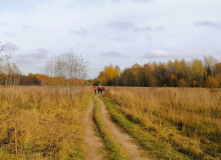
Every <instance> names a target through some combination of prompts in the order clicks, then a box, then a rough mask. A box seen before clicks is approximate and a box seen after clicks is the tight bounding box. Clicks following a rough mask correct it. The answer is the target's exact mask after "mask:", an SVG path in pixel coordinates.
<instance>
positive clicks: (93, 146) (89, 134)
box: [84, 97, 149, 160]
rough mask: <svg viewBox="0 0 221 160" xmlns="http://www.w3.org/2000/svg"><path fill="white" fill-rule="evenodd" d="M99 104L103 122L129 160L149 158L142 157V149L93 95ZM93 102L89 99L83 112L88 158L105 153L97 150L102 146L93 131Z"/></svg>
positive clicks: (97, 159) (98, 156)
mask: <svg viewBox="0 0 221 160" xmlns="http://www.w3.org/2000/svg"><path fill="white" fill-rule="evenodd" d="M95 98H96V99H97V100H98V102H99V103H100V106H101V117H102V119H103V121H104V124H105V125H106V126H107V127H108V129H109V131H110V132H111V133H112V134H113V135H114V136H115V138H116V140H117V141H118V142H119V143H120V144H121V145H122V147H123V148H124V150H125V152H126V154H127V155H128V157H130V159H131V160H149V159H148V158H145V157H142V150H141V149H140V147H139V146H138V145H137V144H135V143H133V141H134V140H133V139H132V138H131V137H130V136H129V135H128V134H126V133H124V132H123V130H122V129H121V128H120V127H119V126H117V125H116V124H115V123H114V122H113V121H112V120H111V115H110V114H109V113H108V111H107V109H106V106H105V104H104V103H103V102H102V101H101V100H100V99H99V98H97V97H95ZM93 108H94V103H93V101H92V99H90V105H89V108H88V110H87V112H86V114H85V120H84V122H85V133H86V144H87V153H88V155H87V157H88V159H90V160H92V159H94V160H95V159H96V160H99V159H102V158H103V157H104V156H105V155H102V153H100V152H99V151H100V150H101V149H102V148H104V144H103V143H102V140H101V138H99V137H98V136H97V133H96V132H95V128H96V125H95V123H94V121H93V119H92V117H93V113H94V112H93Z"/></svg>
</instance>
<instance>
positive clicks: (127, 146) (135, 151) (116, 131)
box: [95, 96, 148, 160]
mask: <svg viewBox="0 0 221 160" xmlns="http://www.w3.org/2000/svg"><path fill="white" fill-rule="evenodd" d="M95 100H96V101H97V102H98V104H99V106H100V115H101V119H102V121H103V122H104V125H105V126H106V128H107V130H108V132H110V134H111V135H113V136H114V139H116V141H117V142H118V143H119V144H120V145H121V147H122V148H123V150H124V151H125V154H126V157H129V159H131V160H148V158H145V157H142V156H141V155H142V152H143V151H142V150H141V147H139V146H138V145H136V144H135V143H133V141H134V139H132V138H131V137H130V136H129V135H128V134H125V133H124V132H123V130H122V129H121V128H120V127H119V126H117V124H115V123H114V122H113V121H112V120H111V115H110V114H109V113H108V111H107V109H106V106H105V104H104V103H103V102H102V101H101V100H100V99H99V98H98V97H97V96H96V97H95ZM116 159H117V158H116ZM126 159H127V158H126Z"/></svg>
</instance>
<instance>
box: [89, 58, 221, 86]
mask: <svg viewBox="0 0 221 160" xmlns="http://www.w3.org/2000/svg"><path fill="white" fill-rule="evenodd" d="M93 83H94V84H98V83H100V84H102V85H108V86H139V87H165V86H167V87H219V88H220V87H221V62H218V60H217V59H216V58H214V57H213V56H208V57H206V56H205V57H204V58H203V60H201V59H193V60H192V61H186V60H185V59H182V60H178V59H175V60H174V61H171V60H169V61H168V62H167V63H162V62H159V63H156V62H152V63H146V64H144V65H139V64H137V63H136V64H134V65H132V66H131V67H128V68H125V69H124V70H123V71H121V70H120V67H119V66H115V67H114V66H113V65H109V66H106V67H105V68H104V70H103V71H101V72H100V74H99V76H98V77H97V78H96V79H95V80H94V81H93Z"/></svg>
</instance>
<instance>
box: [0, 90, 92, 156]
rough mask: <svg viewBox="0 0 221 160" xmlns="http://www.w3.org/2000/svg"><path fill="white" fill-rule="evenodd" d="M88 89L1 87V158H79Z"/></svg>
mask: <svg viewBox="0 0 221 160" xmlns="http://www.w3.org/2000/svg"><path fill="white" fill-rule="evenodd" d="M87 89H88V88H84V89H74V91H72V92H69V93H67V91H69V90H67V89H66V88H64V87H53V88H51V87H37V86H36V87H35V86H33V87H25V86H5V87H4V86H2V87H0V159H1V160H4V159H5V160H8V159H82V157H84V146H83V139H84V134H82V133H83V126H82V115H83V114H84V112H85V107H86V104H87V101H86V100H85V97H84V95H86V92H87V91H88V90H87Z"/></svg>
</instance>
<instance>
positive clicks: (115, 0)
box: [111, 0, 121, 3]
mask: <svg viewBox="0 0 221 160" xmlns="http://www.w3.org/2000/svg"><path fill="white" fill-rule="evenodd" d="M111 2H112V3H118V2H121V0H112V1H111Z"/></svg>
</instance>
